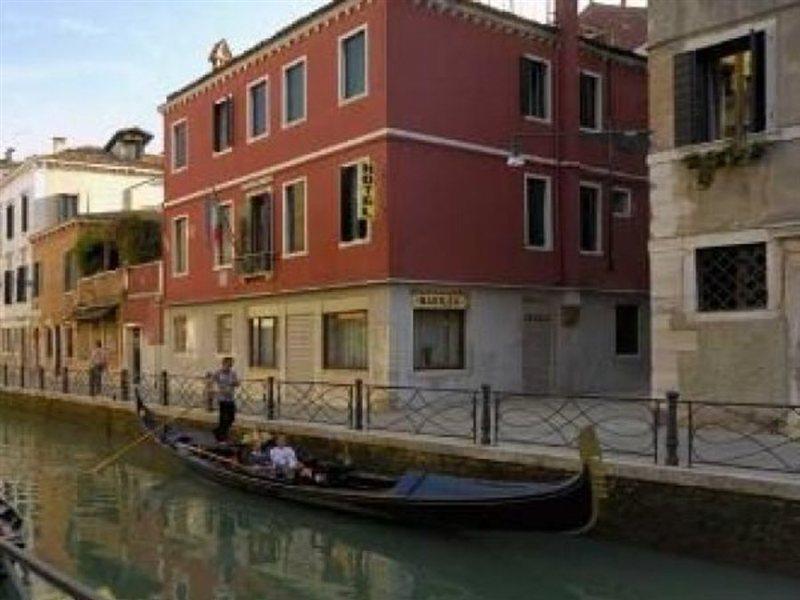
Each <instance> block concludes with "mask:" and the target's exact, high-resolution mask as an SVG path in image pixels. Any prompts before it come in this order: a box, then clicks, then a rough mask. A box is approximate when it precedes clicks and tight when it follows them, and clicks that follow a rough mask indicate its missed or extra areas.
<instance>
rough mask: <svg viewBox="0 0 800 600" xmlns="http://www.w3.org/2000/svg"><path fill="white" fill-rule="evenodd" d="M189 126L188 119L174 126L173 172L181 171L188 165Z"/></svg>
mask: <svg viewBox="0 0 800 600" xmlns="http://www.w3.org/2000/svg"><path fill="white" fill-rule="evenodd" d="M187 133H188V126H187V124H186V119H183V120H182V121H178V122H177V123H173V125H172V170H173V171H179V170H181V169H183V168H185V167H186V165H187V164H188V162H189V161H188V153H187V150H188V146H187V144H188V138H187Z"/></svg>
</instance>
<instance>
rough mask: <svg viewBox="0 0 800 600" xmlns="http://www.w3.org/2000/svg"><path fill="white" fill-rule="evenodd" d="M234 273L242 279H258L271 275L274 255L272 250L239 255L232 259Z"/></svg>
mask: <svg viewBox="0 0 800 600" xmlns="http://www.w3.org/2000/svg"><path fill="white" fill-rule="evenodd" d="M233 261H234V266H235V268H236V272H237V273H239V274H240V275H243V276H244V277H258V276H260V275H266V274H268V273H271V272H272V270H273V269H274V267H275V253H274V252H272V250H265V251H260V252H248V253H246V254H239V255H238V256H236V257H235V258H234V259H233Z"/></svg>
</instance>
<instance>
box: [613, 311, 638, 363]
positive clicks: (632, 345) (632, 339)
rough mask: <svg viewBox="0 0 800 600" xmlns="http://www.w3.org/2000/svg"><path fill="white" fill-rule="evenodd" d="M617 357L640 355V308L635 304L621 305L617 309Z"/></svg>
mask: <svg viewBox="0 0 800 600" xmlns="http://www.w3.org/2000/svg"><path fill="white" fill-rule="evenodd" d="M615 346H616V353H617V356H638V354H639V307H638V306H636V305H635V304H620V305H617V307H616V337H615Z"/></svg>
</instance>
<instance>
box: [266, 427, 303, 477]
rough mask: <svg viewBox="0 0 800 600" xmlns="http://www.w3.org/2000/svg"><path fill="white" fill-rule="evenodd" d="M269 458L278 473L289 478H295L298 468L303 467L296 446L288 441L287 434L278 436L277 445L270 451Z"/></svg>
mask: <svg viewBox="0 0 800 600" xmlns="http://www.w3.org/2000/svg"><path fill="white" fill-rule="evenodd" d="M269 459H270V462H271V463H272V466H273V467H274V468H275V472H276V474H278V475H279V476H281V477H285V478H287V479H294V476H295V473H296V472H297V470H298V469H299V468H302V465H301V464H300V461H298V460H297V454H295V451H294V448H292V447H291V446H289V445H288V444H287V443H286V436H285V435H279V436H278V437H277V438H276V440H275V446H273V447H272V449H270V451H269Z"/></svg>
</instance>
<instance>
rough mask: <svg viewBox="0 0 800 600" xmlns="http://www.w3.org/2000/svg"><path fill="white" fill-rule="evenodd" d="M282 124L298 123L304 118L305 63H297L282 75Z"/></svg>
mask: <svg viewBox="0 0 800 600" xmlns="http://www.w3.org/2000/svg"><path fill="white" fill-rule="evenodd" d="M283 88H284V90H283V115H284V117H283V122H284V123H285V124H287V125H288V124H290V123H294V122H295V121H300V120H302V119H305V117H306V63H305V62H299V63H296V64H294V65H293V66H291V67H289V68H288V69H286V71H284V74H283Z"/></svg>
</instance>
